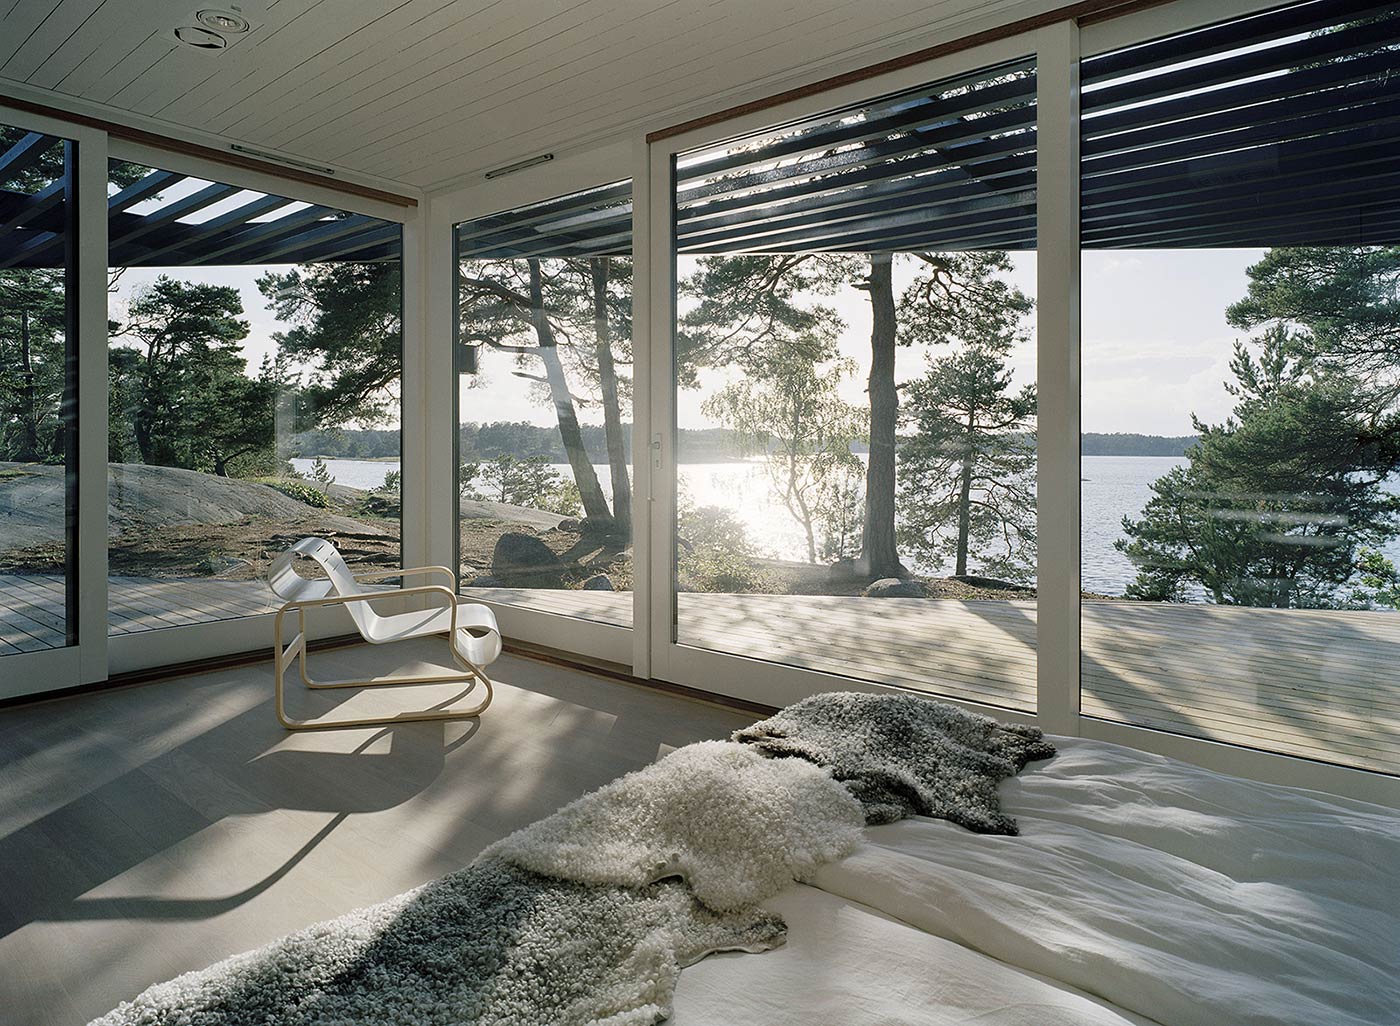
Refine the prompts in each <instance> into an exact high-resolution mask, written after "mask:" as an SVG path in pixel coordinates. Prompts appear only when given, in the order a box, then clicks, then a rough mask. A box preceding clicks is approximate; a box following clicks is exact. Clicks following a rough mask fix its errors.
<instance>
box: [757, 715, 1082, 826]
mask: <svg viewBox="0 0 1400 1026" xmlns="http://www.w3.org/2000/svg"><path fill="white" fill-rule="evenodd" d="M734 740H736V741H741V742H744V743H746V744H751V745H753V746H755V747H756V748H758V749H760V750H761V751H763V752H765V753H766V754H768V755H775V756H797V757H800V758H802V759H806V760H808V761H810V762H812V763H815V764H816V765H818V766H823V767H827V768H829V769H830V770H831V773H832V775H833V776H834V777H835V778H836V779H837V780H840V781H842V782H843V783H845V785H846V786H847V787H849V788H850V789H851V793H852V794H854V795H855V796H856V797H857V798H858V799H860V803H861V805H862V806H864V807H865V816H866V821H867V822H869V823H893V822H894V821H895V820H897V819H903V818H904V817H906V816H916V815H917V816H933V817H936V818H939V819H947V820H950V821H951V822H954V823H957V824H958V825H959V826H964V827H967V828H968V829H969V830H975V831H977V832H978V833H984V834H1015V833H1017V829H1016V821H1015V820H1014V819H1012V818H1011V817H1010V816H1008V815H1006V814H1005V813H1003V812H1002V811H1001V802H1000V800H999V799H998V797H997V784H999V783H1000V782H1001V781H1003V780H1005V779H1006V778H1007V777H1011V776H1015V775H1016V773H1018V772H1019V771H1020V770H1021V769H1022V768H1024V767H1025V765H1026V763H1028V762H1031V761H1032V760H1035V759H1048V758H1050V757H1051V756H1053V755H1054V754H1055V746H1054V745H1052V744H1050V742H1048V741H1046V740H1045V739H1044V735H1043V734H1042V733H1041V731H1040V730H1039V729H1037V728H1035V727H1023V726H1020V725H1018V724H1004V723H998V722H997V721H996V720H994V719H992V718H991V717H990V716H981V715H979V714H977V713H973V712H967V711H966V710H964V709H959V708H957V707H956V706H952V705H948V704H946V703H944V702H934V701H930V700H929V699H927V698H919V697H916V696H914V695H895V694H863V693H858V692H854V691H834V692H829V693H827V694H823V695H813V696H812V697H811V698H807V699H803V700H802V701H800V702H797V703H795V704H794V705H790V706H788V707H787V708H785V709H781V710H779V711H778V712H777V713H775V714H774V715H773V716H770V717H769V718H768V719H766V720H761V721H759V722H758V723H755V724H754V725H753V726H751V727H745V728H744V729H742V730H738V731H735V732H734Z"/></svg>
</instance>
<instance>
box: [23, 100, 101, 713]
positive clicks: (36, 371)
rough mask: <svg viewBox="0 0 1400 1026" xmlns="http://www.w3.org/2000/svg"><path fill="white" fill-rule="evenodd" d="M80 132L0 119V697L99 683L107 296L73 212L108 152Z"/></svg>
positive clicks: (86, 234)
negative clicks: (97, 389) (100, 444)
mask: <svg viewBox="0 0 1400 1026" xmlns="http://www.w3.org/2000/svg"><path fill="white" fill-rule="evenodd" d="M78 134H80V133H74V132H72V131H70V130H66V129H65V128H64V127H63V126H58V125H51V124H48V123H45V122H43V121H34V120H28V119H25V120H21V119H18V118H15V119H11V118H9V117H7V116H5V115H4V114H3V110H0V698H4V697H8V696H11V695H16V694H22V693H26V692H29V691H33V690H50V689H53V688H58V687H64V686H69V685H74V684H79V683H82V682H84V680H87V679H93V677H95V676H97V675H98V674H99V671H100V664H101V662H102V657H103V643H104V640H105V639H104V635H103V633H102V631H101V619H100V615H99V616H97V617H94V615H93V614H94V611H95V609H96V607H95V605H94V604H93V603H92V602H91V601H87V602H84V601H83V596H84V595H85V594H86V595H87V596H88V598H89V599H91V597H92V592H91V590H90V589H91V588H92V586H93V579H94V577H95V576H96V575H100V574H101V573H102V556H103V552H102V546H101V543H100V539H90V538H89V537H88V536H87V535H85V534H84V533H83V532H82V531H81V528H82V527H83V526H84V524H85V523H88V524H90V523H91V522H92V520H93V517H92V515H91V514H92V511H97V512H98V513H99V516H100V510H101V505H100V503H101V501H102V497H101V495H100V493H99V494H94V489H93V488H92V485H93V482H94V474H93V473H92V471H93V470H94V468H95V469H96V471H97V474H98V476H97V478H96V479H97V480H100V469H101V468H100V466H98V465H96V464H93V463H92V462H91V461H92V460H93V458H94V457H96V458H97V459H98V460H100V459H101V453H100V452H94V451H93V446H92V442H93V441H94V440H95V439H97V438H100V431H101V428H102V416H103V412H102V410H101V409H92V408H90V407H88V406H87V405H86V402H85V401H84V400H91V399H92V398H94V396H93V387H92V386H93V385H94V380H93V379H94V376H95V377H96V381H97V382H100V377H101V372H102V369H103V367H102V361H101V351H100V349H99V350H98V351H97V352H96V353H94V352H93V351H92V344H93V343H97V344H99V345H100V338H99V337H95V336H94V335H93V333H92V331H91V329H92V328H93V326H94V323H95V324H96V325H97V326H98V329H99V331H100V326H101V324H102V319H103V318H104V317H105V303H104V299H105V295H104V293H103V291H102V289H101V283H100V282H94V281H93V280H92V274H91V272H92V270H93V267H92V266H91V261H88V262H87V265H86V266H85V264H84V262H83V261H82V260H81V255H82V254H83V252H84V251H85V247H86V246H89V245H91V242H92V232H91V231H90V230H89V231H87V232H84V229H83V228H82V227H81V226H80V222H79V217H78V213H79V209H80V207H81V206H82V196H83V193H84V189H83V185H84V184H85V183H84V182H83V180H82V178H81V177H80V175H82V174H87V176H88V178H91V167H90V165H91V164H92V163H93V162H94V161H95V162H96V165H97V166H98V167H100V165H101V161H102V160H103V154H102V152H101V149H102V147H101V144H100V142H99V143H96V144H95V145H94V144H92V142H91V141H90V140H85V141H80V140H79V139H78V138H77V137H76V136H77V135H78ZM80 169H81V171H80ZM87 184H89V185H90V183H87ZM88 191H91V190H90V187H89V190H88ZM99 209H100V208H99ZM98 227H99V230H100V226H98ZM94 284H96V285H97V288H96V289H95V290H94V288H93V286H94ZM94 370H95V371H96V375H94V373H93V372H94ZM85 372H86V375H87V378H86V380H85V378H84V374H85ZM97 397H98V398H99V399H100V393H98V395H97ZM84 471H87V473H84ZM90 504H91V509H89V506H90ZM84 514H86V516H85V515H84ZM99 580H100V578H99ZM85 589H89V590H87V591H85ZM98 591H99V592H100V584H99V585H98Z"/></svg>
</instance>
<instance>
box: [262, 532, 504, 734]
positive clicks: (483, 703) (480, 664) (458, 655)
mask: <svg viewBox="0 0 1400 1026" xmlns="http://www.w3.org/2000/svg"><path fill="white" fill-rule="evenodd" d="M298 557H306V558H308V559H311V560H314V561H315V562H316V563H317V564H319V565H320V567H321V569H322V571H324V573H325V575H326V576H325V578H324V579H321V578H317V579H308V578H306V577H302V576H301V575H300V574H299V573H297V571H296V567H295V566H294V564H295V562H296V560H297V558H298ZM429 575H435V576H437V577H439V578H440V579H441V580H443V581H445V582H446V583H445V584H423V585H418V586H416V587H411V588H409V587H403V588H381V589H374V590H368V589H366V588H363V587H361V585H363V584H367V583H369V582H372V581H382V580H385V579H387V578H391V577H403V578H408V577H421V576H429ZM268 583H269V585H271V587H272V590H273V591H274V592H275V593H276V594H277V596H278V597H279V598H281V599H283V601H284V605H283V606H282V608H281V609H279V610H278V611H277V619H276V622H275V626H274V634H275V640H276V647H275V648H274V650H273V661H274V663H275V665H276V681H277V685H276V687H277V719H278V720H279V721H280V722H281V724H282V726H284V727H286V728H287V729H288V730H320V729H324V728H328V727H364V726H372V725H377V724H383V723H404V722H408V721H414V720H459V719H467V718H469V717H473V716H477V715H480V714H481V712H482V711H483V710H485V708H486V707H487V706H488V705H490V704H491V696H492V687H491V679H490V678H489V677H487V676H486V673H485V669H484V668H485V667H487V666H489V665H490V664H491V663H492V662H494V661H495V659H496V657H497V656H498V655H500V654H501V632H500V629H499V628H498V627H497V626H496V616H495V614H494V613H492V612H491V610H490V609H488V608H487V607H486V606H483V605H479V604H476V603H462V602H459V601H458V598H457V593H456V591H455V587H454V586H455V584H456V580H455V579H454V578H453V576H452V571H451V570H449V569H447V567H445V566H422V567H415V568H413V569H411V570H382V571H378V572H375V573H363V574H352V573H351V572H350V568H349V567H347V566H346V565H345V560H344V559H342V558H341V555H340V553H339V551H337V550H336V547H335V546H334V545H332V544H331V543H330V542H328V541H326V540H325V539H324V538H303V539H302V540H301V541H299V542H297V543H296V544H295V545H293V546H292V547H291V548H290V549H288V550H287V551H286V552H284V553H282V554H281V555H280V556H278V557H277V558H276V559H275V560H274V561H273V563H272V567H271V569H270V570H269V572H268ZM413 596H425V597H426V596H431V597H432V598H433V599H435V600H440V601H438V602H437V603H436V604H434V605H432V606H431V607H430V608H428V609H422V610H416V611H413V612H402V613H390V614H387V615H381V614H379V613H376V612H375V611H374V608H373V604H374V603H375V602H376V601H386V602H388V601H400V602H401V600H402V599H403V598H405V597H413ZM331 606H342V607H344V608H345V610H346V611H347V612H348V613H349V614H350V618H351V619H352V620H353V621H354V623H355V627H356V628H357V629H358V630H359V632H360V635H361V636H362V637H363V638H364V639H365V640H366V641H368V642H369V643H370V644H372V645H383V644H387V643H389V642H392V641H407V640H409V639H410V638H423V637H428V636H431V635H435V634H440V635H444V636H445V637H446V638H447V642H448V645H447V647H448V649H449V650H450V652H451V653H452V658H453V660H454V662H455V663H456V665H458V666H460V667H461V672H458V673H448V674H436V675H431V676H411V675H399V676H380V677H369V678H367V679H365V680H315V679H313V678H312V677H310V676H309V675H308V674H307V672H306V640H307V639H306V611H307V610H308V609H317V608H324V607H331ZM293 612H295V613H296V616H297V635H296V637H295V638H293V639H292V640H291V642H290V643H289V644H287V645H286V646H285V647H284V646H283V642H282V638H283V633H282V624H283V621H284V620H285V619H286V617H287V615H288V614H289V613H293ZM294 659H300V668H301V679H302V682H303V683H304V684H305V685H306V686H307V687H308V688H312V689H316V690H319V689H325V688H372V687H388V686H390V685H394V684H461V683H463V682H465V681H474V682H476V683H479V684H480V685H481V686H482V687H483V688H484V689H485V695H484V697H483V698H482V699H481V700H480V701H479V702H478V703H477V704H475V705H473V706H470V707H468V708H463V709H443V708H441V707H440V706H439V707H434V708H431V709H418V710H413V711H409V712H401V713H398V714H396V715H392V716H382V717H368V718H362V719H338V720H337V719H331V718H328V717H320V718H317V719H312V720H297V719H292V718H291V717H289V716H288V715H287V711H286V708H285V706H284V704H283V691H284V683H283V676H284V674H285V673H286V670H287V667H289V666H290V665H291V664H292V661H293V660H294Z"/></svg>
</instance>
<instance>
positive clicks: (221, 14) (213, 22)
mask: <svg viewBox="0 0 1400 1026" xmlns="http://www.w3.org/2000/svg"><path fill="white" fill-rule="evenodd" d="M195 19H196V20H197V21H198V22H199V23H200V24H201V25H203V26H204V27H205V28H211V29H216V30H218V31H219V32H234V33H239V32H247V31H248V19H247V18H244V17H243V16H242V15H239V14H234V13H233V12H232V11H218V10H212V9H209V10H203V11H200V12H199V13H198V14H196V15H195Z"/></svg>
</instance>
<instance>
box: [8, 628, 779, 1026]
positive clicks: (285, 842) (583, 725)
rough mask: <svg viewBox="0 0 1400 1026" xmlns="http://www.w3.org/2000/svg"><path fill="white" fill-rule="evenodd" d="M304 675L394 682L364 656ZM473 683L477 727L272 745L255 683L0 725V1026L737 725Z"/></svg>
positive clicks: (114, 986) (75, 1006) (347, 734)
mask: <svg viewBox="0 0 1400 1026" xmlns="http://www.w3.org/2000/svg"><path fill="white" fill-rule="evenodd" d="M424 644H425V643H424ZM395 648H397V646H395ZM433 652H434V650H433V649H432V648H431V647H420V648H419V649H417V650H416V654H418V655H421V656H423V657H425V658H431V656H432V654H433ZM398 654H399V655H401V654H402V652H401V651H400V652H399V653H398ZM316 658H320V659H323V660H326V663H325V664H323V668H324V670H325V672H326V673H327V674H335V675H342V674H348V673H356V672H363V671H365V670H366V669H371V670H373V669H376V668H379V669H390V668H393V667H397V666H398V665H399V659H398V657H397V656H396V654H395V652H394V651H392V650H390V649H387V648H379V649H371V648H369V647H367V646H357V647H355V648H350V649H342V650H338V651H335V652H327V653H320V654H317V656H316ZM376 660H379V661H383V662H384V664H385V665H384V666H383V667H379V666H378V663H377V662H375V661H376ZM493 676H494V677H495V678H496V679H497V680H498V681H499V682H501V686H500V688H499V689H498V691H497V697H496V701H495V703H494V704H493V705H492V707H491V708H490V709H489V710H487V712H486V714H485V715H484V716H483V717H482V718H481V720H480V723H479V724H477V723H476V722H474V721H470V720H468V721H462V722H459V723H448V724H442V723H438V724H428V723H418V724H402V725H399V726H395V727H392V728H383V729H368V730H352V731H328V732H320V733H311V734H298V735H289V734H287V733H286V732H284V731H283V730H281V729H280V728H279V727H278V726H277V724H276V722H275V720H274V718H273V714H272V708H271V703H270V692H271V672H270V668H269V667H268V666H265V665H259V666H254V667H248V668H241V669H234V670H226V671H220V672H216V673H209V674H204V675H198V676H190V677H184V678H179V679H174V680H168V681H163V682H160V683H155V684H147V685H142V686H139V687H134V688H127V689H122V690H114V691H110V692H106V693H99V694H95V695H88V696H80V697H76V698H70V699H64V700H59V701H52V702H47V703H42V704H38V705H34V706H29V707H24V708H19V709H11V710H5V711H0V867H3V886H0V1022H3V1023H4V1024H5V1026H41V1024H42V1026H81V1024H82V1023H85V1022H87V1021H88V1020H89V1019H91V1018H92V1017H94V1016H96V1015H99V1014H101V1013H103V1012H105V1011H106V1010H108V1009H109V1008H111V1007H113V1006H115V1005H116V1004H117V1003H118V1002H119V1001H121V1000H122V999H124V998H127V997H131V996H133V995H134V994H136V993H137V992H138V991H140V990H141V989H143V988H144V987H146V986H147V985H149V984H151V983H154V982H157V981H159V980H165V979H169V978H170V977H172V976H175V975H177V974H178V973H181V972H184V971H186V970H189V969H195V968H199V967H202V966H205V965H208V964H209V963H210V962H213V961H215V960H217V959H219V958H222V957H224V956H226V955H229V954H232V953H234V952H237V951H243V950H246V949H248V948H250V947H253V946H256V945H258V944H261V943H264V942H266V941H270V940H273V939H275V938H277V937H279V936H281V935H283V934H285V933H287V932H289V931H291V930H294V929H297V928H299V927H301V926H305V925H308V924H310V923H312V922H316V921H319V920H321V919H325V918H328V917H331V916H335V915H338V914H340V913H342V912H346V911H349V910H350V909H353V908H357V907H360V906H362V905H365V904H368V903H371V902H375V901H379V900H382V899H384V898H388V897H390V896H392V895H394V894H397V893H400V892H401V891H404V890H406V889H408V888H409V887H413V886H415V885H417V884H420V883H423V882H425V881H427V880H431V879H434V878H436V877H438V876H441V875H442V874H444V873H447V872H449V871H451V870H453V869H456V868H458V867H460V866H462V865H464V864H465V863H467V862H468V861H470V860H471V858H472V857H473V856H474V855H475V854H476V853H477V852H478V851H480V850H481V848H483V847H484V846H485V845H487V844H488V843H490V842H491V841H493V840H495V839H497V838H499V837H501V836H504V835H505V834H506V833H508V832H510V831H511V830H513V829H515V828H517V827H519V826H522V825H524V824H526V823H529V822H531V821H533V820H535V819H538V818H539V817H541V816H544V815H547V814H548V813H550V812H552V811H554V809H556V808H557V807H558V806H560V805H562V804H564V803H565V802H568V801H570V800H572V799H573V798H575V797H577V796H578V795H580V794H582V793H583V792H585V791H587V790H590V789H592V788H595V787H598V786H600V785H602V784H604V783H606V782H607V781H609V780H611V779H613V778H615V777H617V776H618V775H620V774H622V773H624V772H627V771H629V770H632V769H636V768H639V767H641V766H643V765H646V764H647V763H649V762H652V761H653V760H655V759H656V758H657V757H658V756H659V755H661V754H664V753H665V752H668V751H670V750H671V749H673V748H676V747H680V746H681V745H685V744H689V743H690V742H692V741H696V740H700V739H703V738H715V737H724V736H726V735H727V734H728V733H729V732H730V731H732V730H734V729H735V728H737V727H739V726H742V725H744V724H745V723H749V722H752V720H753V719H754V718H755V717H754V716H751V715H744V714H740V713H735V712H732V711H729V710H725V709H721V708H718V707H715V706H710V705H706V704H702V703H698V702H692V701H688V700H686V699H684V698H679V697H675V696H671V695H667V694H663V693H660V692H656V691H652V690H648V689H644V688H638V687H634V686H630V685H627V684H623V683H618V682H615V681H611V680H607V679H605V678H602V677H597V676H594V675H591V674H586V673H581V672H576V671H573V670H568V669H562V668H559V667H555V666H552V665H548V664H545V663H541V662H536V661H533V660H529V659H523V658H518V657H512V656H504V657H502V658H501V659H500V660H499V661H498V662H497V663H496V664H495V666H494V667H493ZM409 690H410V689H400V691H399V694H397V695H394V694H392V693H385V692H380V693H379V695H377V696H369V695H363V694H362V695H360V696H357V697H356V698H353V699H351V701H352V702H355V703H361V702H362V700H363V699H366V698H370V697H373V699H374V700H376V701H384V702H405V703H406V702H409V701H413V700H415V698H418V699H421V697H422V695H421V694H420V695H412V694H408V693H407V692H408V691H409ZM412 690H417V689H412ZM438 694H439V695H442V694H443V693H442V692H441V691H439V692H438ZM311 697H314V698H315V699H323V698H327V697H331V698H332V700H333V701H341V700H343V698H344V695H343V694H342V695H341V696H339V697H338V698H337V697H334V696H326V695H324V694H321V695H315V696H311ZM345 708H346V709H348V708H349V706H348V705H347V706H346V707H345ZM355 708H357V709H359V708H362V705H358V704H357V705H356V706H355ZM302 711H303V712H314V711H318V710H316V709H310V708H307V709H303V710H302Z"/></svg>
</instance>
